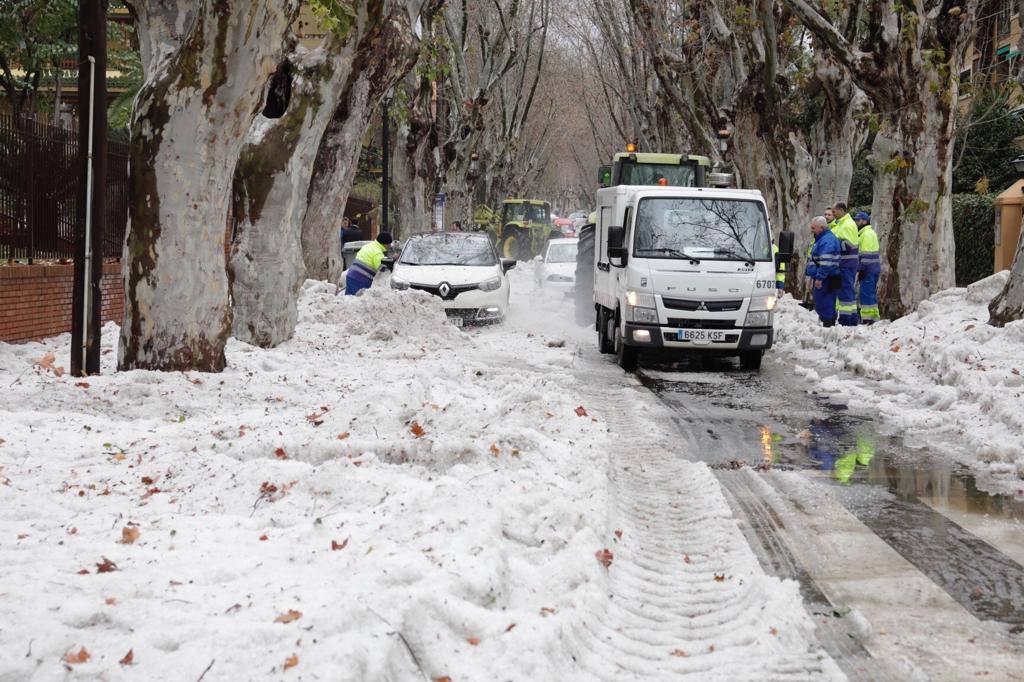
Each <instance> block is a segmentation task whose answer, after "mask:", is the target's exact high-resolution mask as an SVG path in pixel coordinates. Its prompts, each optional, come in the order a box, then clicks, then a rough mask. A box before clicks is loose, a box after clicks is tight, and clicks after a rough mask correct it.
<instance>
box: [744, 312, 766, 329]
mask: <svg viewBox="0 0 1024 682" xmlns="http://www.w3.org/2000/svg"><path fill="white" fill-rule="evenodd" d="M743 326H744V327H770V326H772V314H771V312H770V311H768V310H762V311H759V312H753V313H747V319H746V321H745V322H744V323H743Z"/></svg>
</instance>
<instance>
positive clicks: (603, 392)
mask: <svg viewBox="0 0 1024 682" xmlns="http://www.w3.org/2000/svg"><path fill="white" fill-rule="evenodd" d="M581 364H583V365H584V366H583V367H580V368H578V369H577V371H578V372H579V373H580V384H581V385H582V386H584V387H587V388H585V389H584V390H585V391H587V394H586V397H587V400H588V401H589V404H590V405H592V406H593V407H594V410H593V411H594V412H596V413H598V417H599V418H601V419H603V420H606V421H607V422H608V425H609V427H610V429H611V431H612V434H613V442H617V443H619V444H620V447H619V448H617V449H616V450H615V451H614V452H611V453H610V454H609V464H608V467H609V491H608V494H609V500H610V501H609V510H608V514H609V517H608V523H609V528H610V529H613V530H620V531H621V532H622V535H621V538H615V537H614V536H612V537H611V538H610V539H609V548H610V549H611V550H612V551H613V552H614V560H613V563H612V565H611V566H610V568H609V570H608V598H607V600H605V601H603V602H602V603H600V604H595V605H591V606H590V607H589V608H585V609H583V610H582V613H581V615H580V618H579V620H578V622H577V623H576V624H575V627H573V628H572V629H571V631H570V632H569V633H568V634H569V636H570V639H571V643H570V644H569V646H570V650H571V652H572V653H573V655H574V658H575V659H576V661H577V663H578V664H579V665H580V667H581V668H582V669H583V671H584V672H585V673H586V674H587V676H588V677H590V678H593V679H600V680H622V679H628V678H642V679H658V680H661V679H673V678H682V677H688V676H692V677H695V678H697V677H699V678H700V679H730V680H735V679H757V680H766V679H772V680H774V679H778V680H799V679H823V678H825V679H828V678H833V679H837V678H841V677H842V673H841V672H840V671H839V669H838V667H837V666H836V664H835V663H834V662H833V661H832V660H831V658H829V656H828V655H827V654H826V653H825V652H824V651H823V650H822V649H821V647H820V646H819V645H818V643H817V641H816V640H815V638H814V634H813V625H812V623H811V621H810V619H809V617H808V616H807V614H806V612H805V611H804V608H803V605H802V602H801V600H800V596H799V587H798V586H797V584H796V583H794V582H785V583H783V582H781V581H779V580H777V579H775V578H771V577H769V576H767V575H766V574H765V573H764V571H763V570H762V569H761V567H760V565H759V564H758V562H757V559H756V557H755V556H754V554H753V552H752V550H751V549H750V547H749V546H748V545H747V542H746V540H745V539H744V537H743V535H742V533H741V532H740V530H739V527H738V525H737V523H736V521H735V520H734V518H733V516H732V514H731V512H730V509H729V506H728V503H727V502H726V500H725V498H724V496H723V494H722V491H721V488H720V487H719V484H718V482H717V480H716V478H715V476H714V475H713V473H712V472H711V471H710V470H709V469H708V468H707V466H705V465H704V464H700V463H695V462H691V461H687V460H686V458H685V453H683V452H681V447H680V441H679V438H678V436H677V435H676V436H673V435H672V433H671V431H670V430H669V429H667V428H663V427H661V426H660V425H661V424H666V425H667V424H671V421H670V414H669V412H668V411H667V410H666V409H665V408H664V407H663V406H662V405H661V404H660V403H659V402H658V401H657V400H656V399H655V398H654V397H653V396H650V395H648V394H646V391H644V390H643V389H642V388H641V387H640V386H639V384H637V383H635V382H634V381H632V380H628V379H626V378H625V377H624V376H623V375H622V374H621V373H620V372H619V371H618V369H617V368H613V367H611V366H609V365H607V364H606V363H603V362H596V361H589V362H588V361H584V362H582V363H581Z"/></svg>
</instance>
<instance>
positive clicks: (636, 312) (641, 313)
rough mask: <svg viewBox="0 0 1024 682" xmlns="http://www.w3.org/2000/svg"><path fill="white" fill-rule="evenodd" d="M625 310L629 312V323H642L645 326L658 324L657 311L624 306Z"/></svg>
mask: <svg viewBox="0 0 1024 682" xmlns="http://www.w3.org/2000/svg"><path fill="white" fill-rule="evenodd" d="M626 310H627V311H629V317H630V318H631V320H630V321H632V322H644V323H647V324H658V311H657V310H655V309H654V308H634V307H633V306H626Z"/></svg>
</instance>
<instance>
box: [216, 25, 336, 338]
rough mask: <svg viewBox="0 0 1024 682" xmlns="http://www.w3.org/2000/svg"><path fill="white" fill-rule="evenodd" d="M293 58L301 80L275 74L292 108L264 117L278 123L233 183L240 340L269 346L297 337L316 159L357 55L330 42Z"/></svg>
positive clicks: (256, 135)
mask: <svg viewBox="0 0 1024 682" xmlns="http://www.w3.org/2000/svg"><path fill="white" fill-rule="evenodd" d="M332 47H338V50H337V53H332V51H331V49H330V48H332ZM293 58H294V61H295V62H296V64H295V67H294V69H295V74H294V77H292V74H291V68H292V67H290V66H284V67H283V70H284V73H281V72H279V76H275V80H277V79H278V77H279V78H280V79H281V83H280V85H281V88H282V89H283V90H282V92H281V94H280V96H282V97H284V98H285V100H286V101H281V102H277V103H276V104H277V105H278V106H284V107H285V108H286V110H285V111H284V112H283V115H281V112H280V111H273V112H265V113H270V114H272V115H278V116H280V117H279V118H267V117H266V116H260V117H259V118H257V119H256V121H254V123H253V126H252V128H251V130H250V131H249V135H248V138H247V140H248V141H247V142H246V146H245V149H244V150H243V151H242V155H241V157H240V158H239V161H238V166H237V168H236V170H235V179H234V194H233V203H234V219H235V238H234V241H233V243H232V245H231V255H230V258H229V262H228V270H229V277H230V280H231V295H232V302H233V313H234V322H233V335H234V336H235V338H237V339H239V340H241V341H245V342H247V343H251V344H254V345H257V346H262V347H265V348H267V347H273V346H276V345H278V344H280V343H281V342H283V341H286V340H287V339H289V338H291V336H292V334H293V333H294V332H295V325H296V322H297V321H298V310H297V302H298V295H299V288H300V286H301V284H302V280H303V278H304V275H305V270H306V268H305V264H304V263H303V259H302V242H301V231H302V217H303V215H304V214H305V210H306V196H307V192H308V189H309V181H310V177H311V176H312V174H313V161H314V159H315V158H316V152H317V147H318V146H319V144H320V139H321V137H322V136H323V132H324V130H325V128H326V127H327V123H328V122H329V121H330V118H331V114H332V111H333V103H334V102H336V101H337V97H338V93H339V91H340V87H341V85H342V84H343V83H344V80H345V76H344V75H343V74H342V75H341V76H340V77H339V75H338V74H339V71H340V70H343V67H344V62H345V61H346V60H347V62H349V63H350V62H351V53H350V52H349V53H345V52H343V51H342V50H340V46H339V45H338V43H335V42H334V41H328V45H327V46H325V47H322V48H320V49H318V50H316V51H315V52H308V51H306V50H304V49H302V48H299V52H298V53H297V54H296V55H294V57H293ZM337 62H343V63H341V64H339V63H337Z"/></svg>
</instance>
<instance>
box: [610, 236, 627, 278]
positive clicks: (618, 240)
mask: <svg viewBox="0 0 1024 682" xmlns="http://www.w3.org/2000/svg"><path fill="white" fill-rule="evenodd" d="M625 241H626V228H624V227H622V226H621V225H613V226H611V227H609V228H608V260H609V262H611V264H612V265H613V266H614V267H617V268H624V267H626V259H627V257H628V256H627V254H626V251H627V249H626V247H625V246H623V243H624V242H625Z"/></svg>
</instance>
